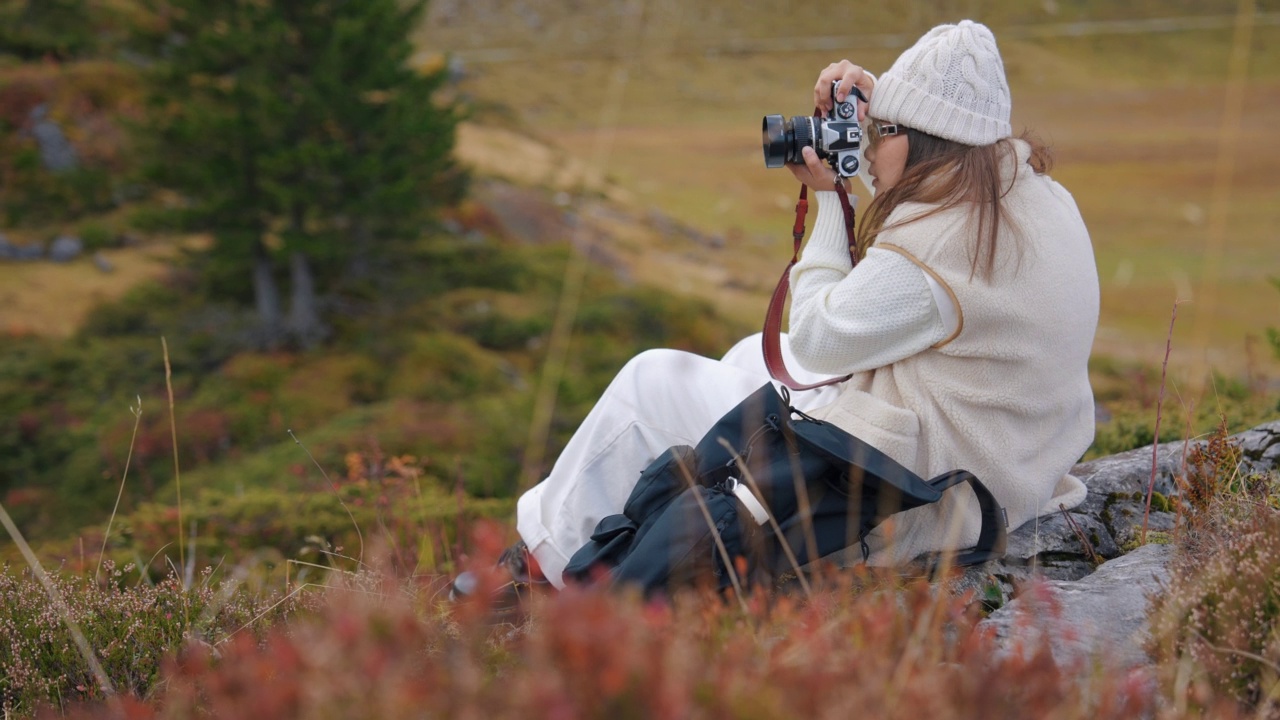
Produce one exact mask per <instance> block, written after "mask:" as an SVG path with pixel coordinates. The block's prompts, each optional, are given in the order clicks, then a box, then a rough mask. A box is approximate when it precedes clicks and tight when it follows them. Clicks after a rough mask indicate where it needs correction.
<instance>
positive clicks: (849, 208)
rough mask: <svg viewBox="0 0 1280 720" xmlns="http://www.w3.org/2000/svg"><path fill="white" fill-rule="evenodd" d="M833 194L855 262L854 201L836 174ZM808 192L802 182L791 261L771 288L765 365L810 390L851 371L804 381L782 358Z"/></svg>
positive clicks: (773, 373)
mask: <svg viewBox="0 0 1280 720" xmlns="http://www.w3.org/2000/svg"><path fill="white" fill-rule="evenodd" d="M836 194H837V195H838V196H839V197H840V208H841V209H842V210H843V211H844V229H845V235H846V237H847V238H848V239H849V261H850V262H851V263H853V264H855V265H856V264H857V263H858V256H857V252H858V251H857V246H856V244H855V242H854V237H853V224H854V223H853V220H854V218H853V204H852V203H851V202H849V193H848V191H847V190H845V188H844V183H843V182H841V181H840V179H839V178H837V179H836ZM808 195H809V188H808V187H807V186H804V185H801V186H800V199H799V201H797V202H796V223H795V225H794V226H793V227H792V229H791V237H792V241H793V245H792V251H791V262H790V263H788V264H787V267H786V269H785V270H783V271H782V277H781V278H779V279H778V285H777V287H775V288H774V290H773V297H771V298H769V309H768V310H767V311H766V312H765V316H764V343H763V345H764V365H765V367H766V368H768V369H769V375H770V376H772V377H773V379H774V380H777V381H778V382H780V383H782V384H783V385H786V386H787V387H789V388H791V389H792V390H812V389H814V388H820V387H825V386H827V385H834V384H836V383H838V382H844V381H845V380H848V379H849V378H851V377H853V376H852V375H845V376H844V377H837V378H831V379H829V380H823V381H822V382H816V383H809V384H808V385H805V384H802V383H801V382H800V381H798V380H796V379H795V378H793V377H791V373H790V372H788V371H787V365H786V363H785V362H784V361H783V359H782V309H783V306H784V305H786V302H787V294H788V293H789V292H790V290H791V268H792V267H795V264H796V262H797V261H798V260H799V259H800V244H801V242H803V240H804V219H805V215H807V214H808V212H809V199H808Z"/></svg>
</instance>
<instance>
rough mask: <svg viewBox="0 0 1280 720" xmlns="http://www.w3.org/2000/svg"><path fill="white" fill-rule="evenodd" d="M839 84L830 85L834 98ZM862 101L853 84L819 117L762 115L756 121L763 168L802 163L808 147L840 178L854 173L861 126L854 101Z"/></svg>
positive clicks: (864, 99) (861, 96)
mask: <svg viewBox="0 0 1280 720" xmlns="http://www.w3.org/2000/svg"><path fill="white" fill-rule="evenodd" d="M839 87H840V83H839V81H836V82H835V83H833V84H832V86H831V97H832V98H835V94H836V91H837V90H838V89H839ZM859 99H860V100H862V101H863V102H866V99H867V98H866V96H865V95H863V94H862V91H861V90H859V89H858V88H857V87H854V88H853V91H852V92H850V93H849V97H847V98H845V100H844V101H843V102H838V103H835V105H834V106H833V107H832V108H831V111H830V112H828V113H827V114H826V116H825V117H823V116H813V117H810V116H805V115H796V116H793V117H791V118H790V119H787V118H784V117H783V116H781V115H766V116H764V120H763V121H762V122H761V124H760V133H761V146H762V148H763V150H764V165H765V167H770V168H778V167H782V166H783V165H787V164H792V165H802V164H804V156H803V155H802V154H801V153H802V151H803V150H804V148H805V147H811V148H813V149H814V151H815V152H816V153H818V157H819V158H822V159H823V160H825V161H827V164H829V165H830V166H831V167H832V168H833V169H835V171H836V173H837V174H839V175H840V176H841V177H844V178H851V177H853V176H854V175H857V174H858V166H859V164H860V163H859V160H858V154H859V151H860V150H861V148H862V126H861V125H859V124H858V103H857V101H858V100H859Z"/></svg>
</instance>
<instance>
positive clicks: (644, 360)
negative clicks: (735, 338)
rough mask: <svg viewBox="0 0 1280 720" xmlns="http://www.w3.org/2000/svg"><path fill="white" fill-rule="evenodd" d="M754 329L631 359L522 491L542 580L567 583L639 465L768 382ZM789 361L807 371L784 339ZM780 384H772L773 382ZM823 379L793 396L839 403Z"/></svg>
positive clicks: (519, 520) (797, 400) (697, 435)
mask: <svg viewBox="0 0 1280 720" xmlns="http://www.w3.org/2000/svg"><path fill="white" fill-rule="evenodd" d="M760 339H761V336H760V335H759V334H756V335H752V336H751V337H748V338H746V339H744V340H742V341H741V342H739V343H738V344H737V345H734V346H733V348H732V349H730V350H729V352H728V353H726V354H725V356H724V358H723V359H722V360H712V359H710V358H705V357H702V356H701V355H694V354H692V353H687V352H683V351H680V350H647V351H645V352H642V353H640V354H639V355H637V356H635V357H634V358H632V359H631V360H630V361H629V362H628V363H627V364H626V365H625V366H623V368H622V370H621V371H619V372H618V374H617V376H616V377H614V379H613V381H612V382H610V383H609V387H607V388H606V389H605V391H604V394H603V395H601V396H600V400H598V401H597V402H596V405H595V407H593V408H592V409H591V412H590V413H588V414H587V417H586V419H585V420H583V421H582V425H580V426H579V427H578V430H577V432H575V433H574V434H573V437H572V438H570V439H569V443H568V444H567V445H565V448H564V452H562V453H560V458H559V459H558V460H556V464H555V466H554V467H552V468H551V473H550V474H549V475H548V476H547V478H546V480H544V481H542V482H541V483H539V484H538V485H536V486H535V487H534V488H533V489H531V490H529V491H528V492H526V493H525V494H523V495H521V496H520V501H519V503H518V505H517V508H516V530H517V531H518V532H519V533H520V537H521V538H523V539H524V541H525V544H526V545H528V546H529V549H530V551H532V552H533V555H534V557H536V558H537V559H538V563H539V564H540V565H541V566H542V570H543V572H544V573H545V574H546V576H547V579H549V580H550V581H551V583H552V584H553V585H555V586H556V587H563V586H564V581H563V579H562V578H561V575H562V574H563V572H564V568H565V566H566V565H567V564H568V563H569V558H570V557H572V556H573V554H574V553H575V552H577V551H578V549H579V548H581V547H582V546H583V545H585V544H586V543H587V540H589V539H590V538H591V533H592V532H593V531H594V530H595V527H596V524H597V523H598V522H600V520H601V519H603V518H604V517H606V516H608V515H616V514H618V513H620V512H622V506H623V504H625V503H626V501H627V498H628V497H629V496H630V495H631V490H632V489H633V488H634V487H635V483H636V481H637V480H638V479H639V477H640V471H641V470H644V468H645V467H647V466H648V465H649V463H651V462H652V461H653V460H654V458H656V457H657V456H658V455H660V454H661V453H662V452H663V451H664V450H666V449H667V448H669V447H671V446H672V445H697V443H698V441H699V440H701V439H702V436H703V435H705V434H706V433H707V431H708V430H710V429H711V426H712V425H714V424H715V422H716V421H717V420H719V419H720V418H721V417H722V416H723V415H724V414H725V413H727V412H728V411H729V410H732V409H733V407H734V406H735V405H737V404H738V403H739V402H741V401H742V400H743V398H745V397H747V396H748V395H750V394H751V393H753V392H755V391H756V390H758V389H760V386H761V385H763V384H764V383H765V382H768V381H769V380H770V378H769V372H768V370H766V369H765V366H764V358H763V356H762V353H761V346H760ZM782 351H783V356H784V357H785V358H786V361H787V368H788V369H789V370H790V371H791V374H792V376H793V377H795V379H796V380H798V381H800V382H802V383H805V382H814V381H816V380H819V379H821V376H817V375H813V374H812V373H808V372H805V371H804V370H802V369H801V368H800V367H799V364H798V363H797V362H796V360H795V357H794V356H793V355H792V354H791V349H790V346H789V345H788V344H787V338H786V336H783V338H782ZM774 384H775V385H778V383H776V382H775V383H774ZM837 392H838V390H837V389H836V388H835V387H834V386H827V387H824V388H820V389H818V390H807V391H804V392H797V393H793V394H792V404H793V405H794V406H795V407H796V408H797V409H799V410H804V411H809V410H813V409H816V408H819V407H822V406H823V405H827V404H830V403H831V402H832V401H834V400H835V397H836V394H837Z"/></svg>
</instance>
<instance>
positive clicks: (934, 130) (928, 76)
mask: <svg viewBox="0 0 1280 720" xmlns="http://www.w3.org/2000/svg"><path fill="white" fill-rule="evenodd" d="M1012 110H1013V103H1012V101H1011V100H1010V99H1009V83H1008V81H1006V80H1005V77H1004V62H1003V61H1001V59H1000V50H999V49H998V48H997V47H996V38H995V36H994V35H992V34H991V31H990V30H989V29H987V26H986V25H983V24H981V23H976V22H973V21H972V20H962V21H961V22H960V24H959V25H939V26H938V27H936V28H934V29H932V30H930V31H929V32H927V33H925V35H924V37H922V38H920V39H919V40H918V41H916V44H915V45H912V46H911V47H910V48H908V49H907V51H906V52H904V53H902V55H900V56H899V57H898V59H897V60H896V61H894V63H893V67H891V68H889V70H888V71H887V72H885V74H884V75H881V76H880V80H879V81H878V82H877V83H876V85H875V89H874V90H872V92H871V107H870V109H869V112H870V114H871V116H872V117H874V118H876V119H877V120H883V121H885V122H891V123H901V124H903V125H906V126H907V127H909V128H915V129H916V130H920V131H922V132H926V133H928V134H930V135H935V136H937V137H940V138H943V139H946V140H954V141H955V142H958V143H963V144H965V145H990V144H991V143H993V142H995V141H997V140H1000V139H1002V138H1007V137H1009V136H1010V135H1012V134H1013V128H1012V126H1011V125H1010V124H1009V114H1010V112H1012Z"/></svg>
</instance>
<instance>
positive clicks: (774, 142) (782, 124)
mask: <svg viewBox="0 0 1280 720" xmlns="http://www.w3.org/2000/svg"><path fill="white" fill-rule="evenodd" d="M760 140H761V145H762V146H763V147H764V166H765V167H767V168H780V167H782V166H783V165H785V164H786V162H787V159H788V155H789V153H788V148H789V147H790V146H791V144H792V143H793V142H794V141H795V131H794V130H793V129H792V127H791V123H789V122H787V121H785V120H783V119H782V116H781V115H765V116H764V120H763V121H762V122H761V123H760Z"/></svg>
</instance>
